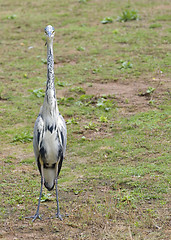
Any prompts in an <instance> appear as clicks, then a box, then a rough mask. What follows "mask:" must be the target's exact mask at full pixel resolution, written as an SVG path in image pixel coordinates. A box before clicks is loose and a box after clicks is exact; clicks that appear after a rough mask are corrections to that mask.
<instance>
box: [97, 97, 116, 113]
mask: <svg viewBox="0 0 171 240" xmlns="http://www.w3.org/2000/svg"><path fill="white" fill-rule="evenodd" d="M96 106H97V107H99V108H102V109H104V110H105V111H106V112H108V111H109V110H110V109H111V108H112V107H113V100H110V99H106V98H103V97H101V98H99V99H98V100H97V103H96Z"/></svg>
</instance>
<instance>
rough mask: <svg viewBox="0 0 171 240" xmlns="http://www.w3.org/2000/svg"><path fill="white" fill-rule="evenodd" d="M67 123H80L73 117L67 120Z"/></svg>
mask: <svg viewBox="0 0 171 240" xmlns="http://www.w3.org/2000/svg"><path fill="white" fill-rule="evenodd" d="M66 124H68V125H69V124H78V122H77V119H75V118H71V119H68V120H67V121H66Z"/></svg>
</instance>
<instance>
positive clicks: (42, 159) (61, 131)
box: [32, 25, 67, 221]
mask: <svg viewBox="0 0 171 240" xmlns="http://www.w3.org/2000/svg"><path fill="white" fill-rule="evenodd" d="M45 35H46V44H45V45H46V46H47V82H46V91H45V97H44V102H43V105H42V106H41V108H40V113H39V115H38V117H37V119H36V122H35V125H34V134H33V148H34V155H35V159H36V162H37V166H38V169H39V172H40V176H41V188H40V195H39V200H38V206H37V211H36V213H35V215H34V216H32V218H33V220H32V221H35V220H36V219H37V218H39V219H41V217H40V215H39V207H40V202H41V197H42V190H43V185H44V186H45V187H46V188H47V189H48V190H49V191H51V190H53V188H54V186H55V187H56V202H57V213H56V217H57V218H59V219H60V220H62V215H61V214H60V210H59V200H58V176H59V173H60V170H61V167H62V163H63V159H64V156H65V152H66V144H67V128H66V123H65V120H64V118H63V117H62V115H61V114H60V112H59V109H58V104H57V99H56V91H55V83H54V57H53V39H54V35H55V30H54V27H53V26H51V25H48V26H46V28H45Z"/></svg>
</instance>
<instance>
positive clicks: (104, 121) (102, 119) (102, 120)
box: [99, 116, 108, 123]
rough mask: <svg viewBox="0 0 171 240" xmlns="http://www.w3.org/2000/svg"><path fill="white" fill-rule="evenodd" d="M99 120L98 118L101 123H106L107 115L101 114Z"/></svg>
mask: <svg viewBox="0 0 171 240" xmlns="http://www.w3.org/2000/svg"><path fill="white" fill-rule="evenodd" d="M99 120H100V122H102V123H107V122H108V119H107V117H104V116H101V117H100V119H99Z"/></svg>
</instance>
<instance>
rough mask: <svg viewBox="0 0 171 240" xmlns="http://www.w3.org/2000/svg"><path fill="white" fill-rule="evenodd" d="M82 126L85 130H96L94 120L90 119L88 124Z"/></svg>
mask: <svg viewBox="0 0 171 240" xmlns="http://www.w3.org/2000/svg"><path fill="white" fill-rule="evenodd" d="M84 128H85V129H86V130H96V131H98V129H97V125H96V124H95V123H94V122H92V121H90V122H89V123H88V125H85V126H84Z"/></svg>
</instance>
